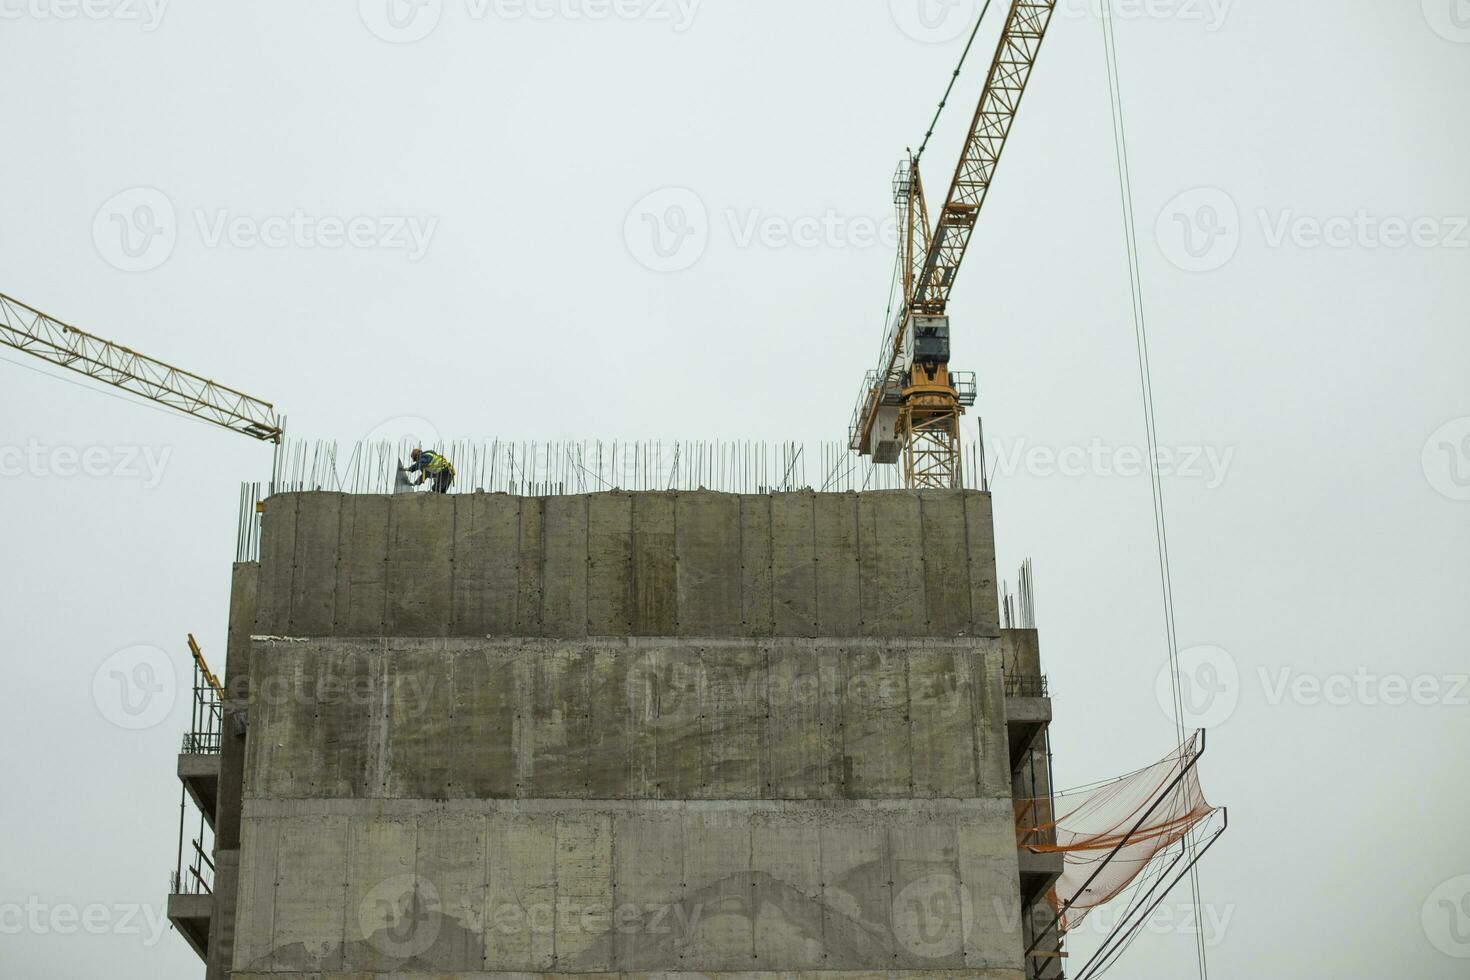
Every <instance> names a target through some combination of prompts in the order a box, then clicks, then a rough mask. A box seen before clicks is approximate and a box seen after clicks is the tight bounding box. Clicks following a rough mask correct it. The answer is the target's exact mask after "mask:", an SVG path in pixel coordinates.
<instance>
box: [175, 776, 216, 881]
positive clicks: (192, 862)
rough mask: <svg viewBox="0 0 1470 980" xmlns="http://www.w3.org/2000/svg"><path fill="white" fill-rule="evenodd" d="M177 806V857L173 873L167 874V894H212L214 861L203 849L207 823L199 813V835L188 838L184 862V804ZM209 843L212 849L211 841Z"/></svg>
mask: <svg viewBox="0 0 1470 980" xmlns="http://www.w3.org/2000/svg"><path fill="white" fill-rule="evenodd" d="M186 799H187V797H186ZM179 806H180V812H179V858H178V863H177V864H176V865H175V867H174V870H173V873H172V874H170V875H169V894H171V895H212V894H214V861H213V860H212V859H211V858H210V856H209V854H208V853H207V852H206V851H205V833H206V831H207V830H208V825H207V824H206V823H205V822H204V815H203V814H202V813H201V814H200V815H199V836H198V837H192V838H189V839H188V840H189V847H188V851H187V855H188V861H187V862H185V860H184V858H185V853H186V852H185V848H184V840H185V834H184V812H183V810H184V805H183V803H180V805H179ZM209 843H210V847H211V849H212V848H213V841H210V842H209Z"/></svg>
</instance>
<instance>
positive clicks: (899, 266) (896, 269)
mask: <svg viewBox="0 0 1470 980" xmlns="http://www.w3.org/2000/svg"><path fill="white" fill-rule="evenodd" d="M990 4H991V0H985V6H983V7H981V8H980V16H979V17H977V18H976V19H975V29H974V30H972V31H971V32H970V39H969V40H968V41H966V42H965V50H964V51H963V52H961V54H960V63H959V64H958V65H955V69H954V74H952V75H950V76H949V85H948V87H946V88H945V90H944V97H943V98H941V99H940V100H939V106H938V107H937V108H936V109H935V110H934V118H933V119H932V120H930V122H929V128H928V129H927V130H925V131H924V141H923V142H922V143H920V144H919V152H918V153H915V154H914V155H913V158H912V160H911V161H910V163H909V166H910V167H912V168H913V169H915V170H917V169H918V167H919V161H920V160H921V159H923V156H924V151H925V150H927V149H928V148H929V140H930V138H931V137H933V135H934V130H935V129H937V128H938V127H939V117H940V116H942V115H944V109H945V106H947V105H949V97H950V96H951V95H953V94H954V87H955V85H956V84H958V83H959V80H960V72H962V71H964V70H965V62H966V61H969V60H970V50H971V49H972V48H974V47H975V39H976V38H977V37H979V36H980V28H981V26H983V25H984V23H985V15H986V14H987V13H989V12H990ZM902 279H903V249H902V248H899V250H898V254H897V255H896V256H894V260H893V284H892V286H890V288H889V290H888V309H887V310H886V311H885V312H884V314H883V329H884V330H885V331H886V330H887V329H888V324H889V321H890V320H892V318H893V300H894V296H895V294H896V293H897V291H898V283H899V282H901V281H902ZM904 298H905V299H907V298H908V297H904ZM880 356H881V354H880ZM865 486H866V484H865Z"/></svg>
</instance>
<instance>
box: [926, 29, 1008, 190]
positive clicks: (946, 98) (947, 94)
mask: <svg viewBox="0 0 1470 980" xmlns="http://www.w3.org/2000/svg"><path fill="white" fill-rule="evenodd" d="M989 10H990V0H985V6H984V7H981V8H980V16H979V17H978V18H977V19H976V20H975V29H974V30H973V31H971V32H970V39H969V40H968V41H966V42H965V50H964V53H963V54H961V55H960V63H959V64H958V65H956V66H955V70H954V74H953V75H951V76H950V77H949V87H948V88H946V89H945V90H944V98H942V99H940V100H939V108H937V109H935V110H934V120H933V121H932V122H930V123H929V129H928V130H927V131H926V132H925V133H924V142H923V143H921V144H919V152H918V153H915V154H914V166H915V167H917V166H918V165H919V160H920V159H921V158H922V157H923V156H924V151H925V150H926V149H928V147H929V138H930V137H931V136H933V135H934V130H935V129H936V128H937V127H938V126H939V117H940V116H942V115H943V114H944V107H945V106H947V105H949V97H950V95H951V94H953V93H954V87H955V84H956V83H958V82H959V80H960V72H961V71H963V70H964V68H965V62H966V61H968V60H969V58H970V49H971V48H973V47H974V46H975V38H977V37H979V36H980V26H981V25H982V24H984V23H985V14H986V13H987V12H988V11H989Z"/></svg>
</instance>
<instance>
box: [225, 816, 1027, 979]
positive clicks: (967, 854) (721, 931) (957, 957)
mask: <svg viewBox="0 0 1470 980" xmlns="http://www.w3.org/2000/svg"><path fill="white" fill-rule="evenodd" d="M250 814H251V819H250V821H249V824H248V827H249V830H248V836H247V840H246V852H247V862H248V866H249V867H250V868H251V869H253V872H254V873H253V874H250V875H248V876H247V877H246V879H245V880H244V881H243V882H242V889H241V896H240V908H241V921H240V924H239V928H238V930H237V939H236V961H237V963H238V964H239V965H240V966H241V967H243V968H244V972H243V974H241V975H251V974H254V973H262V974H279V973H281V972H285V973H287V974H288V975H298V974H311V975H316V974H317V973H319V972H325V973H332V972H334V971H344V972H353V973H357V972H363V973H376V972H384V973H386V972H390V971H400V972H402V973H408V974H418V973H433V974H434V975H436V976H437V975H446V974H449V973H453V974H454V975H455V976H456V977H460V976H484V975H493V976H503V975H512V974H514V975H517V976H519V975H522V974H521V973H519V972H517V971H525V973H528V974H530V975H532V976H544V975H551V974H556V975H562V974H587V973H591V974H595V975H608V974H613V975H617V974H622V973H627V974H636V975H640V976H641V975H644V974H645V973H647V974H649V975H657V976H666V975H667V976H674V975H679V976H684V975H688V976H695V975H698V976H704V975H707V974H720V973H731V972H733V973H736V974H738V975H740V976H774V975H776V973H778V972H781V971H812V973H813V974H815V975H833V974H835V975H838V976H841V975H848V976H862V977H880V976H886V975H888V971H890V970H900V971H912V970H917V971H921V973H920V975H922V976H942V975H952V976H967V977H995V978H1000V977H1006V978H1011V977H1014V976H1018V975H1019V973H1018V971H1017V970H1016V969H1015V968H1016V965H1017V963H1018V960H1019V955H1020V949H1019V947H1018V946H1017V942H1018V940H1016V939H1014V938H1013V935H1014V933H1013V931H1012V930H1013V928H1014V927H1013V926H1012V924H1011V923H1010V922H1009V921H1008V920H1009V919H1010V917H1011V916H1012V915H1013V914H1014V913H1013V911H1012V908H1011V906H1009V905H1007V904H1006V903H1004V902H991V901H989V900H988V899H986V900H982V901H978V902H976V901H973V899H971V898H969V897H967V896H973V895H984V896H991V895H995V896H1000V895H1005V894H1006V893H1007V892H1008V891H1009V892H1010V893H1014V892H1015V889H1016V865H1015V858H1014V855H1015V838H1014V834H1013V833H1012V832H1011V829H1010V820H1011V814H1010V803H1009V801H1005V800H973V801H963V802H962V801H942V802H941V801H935V802H929V803H923V804H907V803H902V804H901V803H885V804H867V805H862V806H854V805H841V806H834V805H831V804H800V805H797V804H791V803H726V802H721V803H686V802H671V803H654V804H648V803H616V802H608V801H596V802H573V801H563V802H556V803H530V802H524V801H513V802H501V801H460V800H456V801H449V802H445V803H442V804H440V805H438V806H434V807H426V806H424V805H422V804H421V803H419V802H416V801H374V802H368V801H360V800H352V801H274V802H269V803H266V802H259V803H256V804H253V805H252V806H251V808H250ZM1007 854H1009V855H1010V860H1009V861H1007V860H1005V859H1004V857H1003V855H1007ZM915 906H916V907H917V911H918V914H917V915H915V914H914V912H915V908H914V907H915ZM950 910H953V912H951V911H950ZM961 910H963V911H964V913H966V917H965V919H964V921H963V922H961V920H960V918H959V914H960V912H961ZM875 968H876V969H875ZM685 970H687V972H682V971H685ZM663 971H671V972H669V973H665V972H663ZM842 971H851V972H847V973H844V972H842ZM948 971H954V972H952V973H950V972H948ZM803 975H805V974H803ZM904 975H910V974H907V973H905V974H904Z"/></svg>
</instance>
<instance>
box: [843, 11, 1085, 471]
mask: <svg viewBox="0 0 1470 980" xmlns="http://www.w3.org/2000/svg"><path fill="white" fill-rule="evenodd" d="M1055 9H1056V0H1012V3H1011V9H1010V13H1009V15H1008V16H1007V18H1006V23H1005V27H1004V28H1003V29H1002V31H1001V35H1000V40H999V42H998V44H997V46H996V52H995V58H994V60H993V61H992V62H991V66H990V74H989V76H988V77H987V78H986V81H985V88H984V89H983V90H982V92H981V94H980V104H979V106H978V107H977V108H976V110H975V118H974V120H973V122H971V124H970V132H969V136H968V137H967V138H966V140H965V148H964V151H963V153H962V154H961V155H960V160H959V164H958V165H957V166H956V168H955V175H954V179H953V181H952V182H951V184H950V187H949V192H948V194H947V196H946V198H945V202H944V206H943V207H942V208H941V210H940V212H939V221H938V224H937V225H936V226H935V227H934V228H933V229H932V231H931V228H930V225H929V216H928V205H927V203H926V202H925V199H924V188H923V181H922V179H921V178H920V175H919V159H918V158H917V157H910V158H909V159H908V160H906V161H904V162H903V163H901V164H900V165H899V169H898V173H897V175H896V176H895V178H894V187H893V190H894V202H895V205H896V207H897V208H898V216H899V228H900V229H901V231H902V235H901V244H900V249H901V250H902V254H901V255H900V265H901V269H902V279H903V304H902V306H901V307H900V308H899V311H898V315H897V316H896V317H895V319H894V320H893V321H892V323H891V324H890V325H889V328H888V333H887V335H886V336H885V338H884V342H883V353H882V361H881V363H880V365H879V367H878V368H877V369H876V370H874V371H870V372H869V373H868V375H867V377H866V378H864V380H863V387H862V391H861V392H860V393H859V396H858V403H857V407H856V408H855V409H854V411H853V421H852V426H851V428H850V430H849V437H850V438H849V445H850V448H851V449H852V450H853V451H854V452H857V453H860V454H862V455H871V456H872V457H873V460H874V462H877V463H890V464H891V463H897V462H898V461H899V460H900V459H902V460H903V466H904V486H906V487H911V488H919V489H922V488H950V487H958V486H960V483H961V474H962V468H961V466H962V460H961V454H960V417H961V416H962V415H963V414H964V410H965V408H967V407H969V406H971V405H973V404H974V403H975V398H976V386H975V375H974V374H973V373H972V372H953V371H951V370H950V368H949V350H950V343H949V341H950V335H949V317H948V315H947V311H948V308H949V295H950V291H951V290H952V289H953V288H954V282H955V278H956V277H957V276H958V274H959V270H960V265H961V263H962V262H963V261H964V257H965V252H966V251H967V250H968V248H969V245H970V239H971V237H972V236H973V234H974V231H975V224H976V221H977V219H978V218H979V215H980V209H981V207H982V206H983V205H984V203H985V197H986V194H987V193H988V192H989V190H990V184H991V181H992V179H993V178H994V176H995V168H996V166H997V164H998V163H999V162H1000V156H1001V152H1002V151H1003V150H1004V149H1005V145H1006V140H1007V138H1008V137H1009V136H1010V132H1011V125H1012V123H1013V122H1014V121H1015V118H1016V112H1017V110H1018V109H1019V108H1020V105H1021V97H1022V96H1023V95H1024V94H1025V91H1026V83H1027V82H1028V81H1029V80H1030V78H1031V69H1032V67H1033V66H1034V65H1035V63H1036V56H1037V54H1038V52H1039V51H1040V50H1041V42H1042V41H1043V40H1044V39H1045V38H1046V31H1047V28H1048V27H1049V26H1050V24H1051V18H1052V14H1053V12H1054V11H1055Z"/></svg>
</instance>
